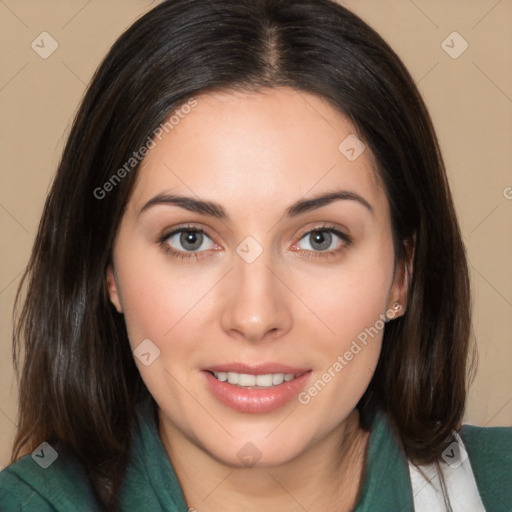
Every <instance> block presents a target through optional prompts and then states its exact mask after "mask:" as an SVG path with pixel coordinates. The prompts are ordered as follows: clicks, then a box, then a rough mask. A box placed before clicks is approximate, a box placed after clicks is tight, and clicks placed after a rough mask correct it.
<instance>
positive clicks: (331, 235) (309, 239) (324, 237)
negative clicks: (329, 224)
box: [297, 229, 342, 252]
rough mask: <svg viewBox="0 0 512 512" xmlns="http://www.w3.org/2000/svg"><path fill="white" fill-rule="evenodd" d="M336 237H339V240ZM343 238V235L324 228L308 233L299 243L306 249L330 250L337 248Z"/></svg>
mask: <svg viewBox="0 0 512 512" xmlns="http://www.w3.org/2000/svg"><path fill="white" fill-rule="evenodd" d="M336 239H338V241H337V240H336ZM341 240H342V236H340V235H339V234H336V233H335V232H334V231H333V230H326V229H323V230H315V231H310V232H309V233H306V234H305V235H304V236H303V237H302V238H301V239H300V240H299V242H298V243H297V245H298V246H299V247H300V248H301V249H304V250H306V251H316V252H321V251H330V250H333V249H336V247H337V245H338V244H339V241H341ZM302 244H303V245H302Z"/></svg>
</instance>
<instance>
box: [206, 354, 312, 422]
mask: <svg viewBox="0 0 512 512" xmlns="http://www.w3.org/2000/svg"><path fill="white" fill-rule="evenodd" d="M202 373H203V374H204V375H205V377H206V385H207V388H208V389H209V391H210V392H211V394H212V395H213V396H214V397H215V398H216V399H217V400H218V401H220V402H221V403H222V404H224V405H227V406H228V407H230V408H231V409H234V410H236V411H239V412H251V413H263V412H270V411H272V410H275V409H277V408H279V407H281V406H283V405H285V404H286V403H288V402H290V400H291V399H292V398H293V397H294V396H296V395H297V394H298V393H299V392H300V391H301V390H302V389H303V388H304V387H305V385H306V383H307V381H308V380H309V377H310V376H311V373H312V370H311V369H307V368H292V367H290V366H284V365H280V364H263V365H245V364H240V363H235V364H226V365H219V366H214V367H209V368H205V369H204V370H203V371H202Z"/></svg>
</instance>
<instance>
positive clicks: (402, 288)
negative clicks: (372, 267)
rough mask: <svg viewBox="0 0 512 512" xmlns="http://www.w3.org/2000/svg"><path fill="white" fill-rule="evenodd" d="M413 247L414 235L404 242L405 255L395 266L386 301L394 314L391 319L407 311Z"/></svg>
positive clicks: (414, 244) (414, 243)
mask: <svg viewBox="0 0 512 512" xmlns="http://www.w3.org/2000/svg"><path fill="white" fill-rule="evenodd" d="M415 246H416V234H414V235H413V236H412V237H411V238H408V239H407V240H405V241H404V248H405V255H404V257H403V258H400V260H398V261H397V262H396V265H395V275H394V279H393V284H392V285H391V291H390V294H389V301H388V302H389V303H388V311H390V310H391V311H393V312H394V316H393V318H396V317H398V316H402V315H403V314H404V313H405V310H406V309H407V298H408V295H409V286H410V283H411V282H412V269H413V262H414V249H415ZM397 304H398V305H399V306H397Z"/></svg>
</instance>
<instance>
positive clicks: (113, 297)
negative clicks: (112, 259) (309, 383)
mask: <svg viewBox="0 0 512 512" xmlns="http://www.w3.org/2000/svg"><path fill="white" fill-rule="evenodd" d="M107 288H108V294H109V297H110V301H111V302H112V304H114V306H115V308H116V309H117V312H118V313H122V312H123V308H122V307H121V300H120V298H119V289H118V285H117V279H116V273H115V271H114V268H113V266H112V265H109V266H108V268H107Z"/></svg>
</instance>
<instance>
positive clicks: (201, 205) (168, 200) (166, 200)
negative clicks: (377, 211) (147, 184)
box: [138, 190, 374, 220]
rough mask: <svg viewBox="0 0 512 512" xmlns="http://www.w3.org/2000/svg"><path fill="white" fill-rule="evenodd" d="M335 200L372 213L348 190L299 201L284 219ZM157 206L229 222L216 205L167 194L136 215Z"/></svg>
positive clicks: (160, 196) (151, 200)
mask: <svg viewBox="0 0 512 512" xmlns="http://www.w3.org/2000/svg"><path fill="white" fill-rule="evenodd" d="M337 200H348V201H355V202H357V203H359V204H361V205H363V206H364V207H365V208H366V209H367V210H368V211H369V212H370V213H372V214H373V213H374V211H373V208H372V206H371V205H370V203H369V202H368V201H367V200H366V199H364V198H363V197H361V196H360V195H359V194H356V193H355V192H350V191H348V190H339V191H336V192H329V193H327V194H321V195H318V196H316V197H313V198H311V199H306V200H299V201H297V202H296V203H294V204H292V205H291V206H290V207H289V208H288V209H287V210H286V212H285V214H284V217H296V216H297V215H300V214H302V213H306V212H309V211H311V210H315V209H317V208H321V207H322V206H326V205H328V204H330V203H333V202H334V201H337ZM157 205H173V206H179V207H180V208H183V209H185V210H188V211H190V212H194V213H200V214H203V215H210V216H212V217H215V218H217V219H221V220H229V215H228V214H227V213H226V210H224V208H223V207H222V206H221V205H220V204H218V203H215V202H213V201H205V200H202V199H196V198H194V197H189V196H182V195H176V194H168V193H161V194H157V195H156V196H155V197H153V198H152V199H150V200H149V201H148V202H147V203H146V204H145V205H144V206H143V207H142V208H141V210H140V211H139V213H138V215H141V214H142V213H143V212H145V211H147V210H149V209H150V208H151V207H153V206H157Z"/></svg>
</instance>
